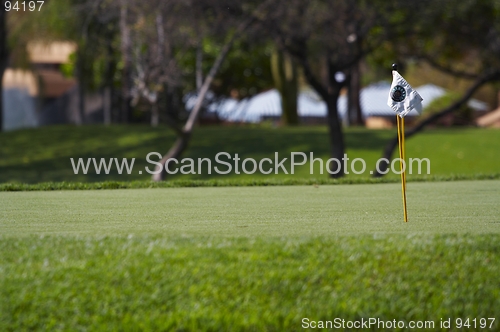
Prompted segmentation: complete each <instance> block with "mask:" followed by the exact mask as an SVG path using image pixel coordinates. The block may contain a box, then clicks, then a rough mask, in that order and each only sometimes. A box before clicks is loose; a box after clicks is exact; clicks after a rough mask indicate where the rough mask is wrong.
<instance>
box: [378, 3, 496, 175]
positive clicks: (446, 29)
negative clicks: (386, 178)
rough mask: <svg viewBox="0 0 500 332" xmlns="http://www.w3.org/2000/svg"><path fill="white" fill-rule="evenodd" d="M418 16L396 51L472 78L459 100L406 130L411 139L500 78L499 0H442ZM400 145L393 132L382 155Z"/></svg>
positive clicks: (381, 169)
mask: <svg viewBox="0 0 500 332" xmlns="http://www.w3.org/2000/svg"><path fill="white" fill-rule="evenodd" d="M419 17H420V18H421V21H420V23H419V29H418V30H417V31H416V33H415V34H414V35H413V36H411V37H410V38H407V39H406V43H402V44H400V45H397V46H398V47H399V49H396V52H398V53H399V54H401V55H403V56H409V55H413V57H414V58H418V59H420V60H422V61H426V62H427V63H429V64H430V65H432V66H434V67H435V68H437V69H439V70H441V71H443V72H445V73H448V74H451V75H454V76H457V77H461V78H467V79H469V80H472V81H473V83H472V84H471V85H470V87H469V89H467V91H466V92H465V93H464V94H463V96H462V97H461V98H459V100H457V101H456V102H454V103H453V104H451V105H449V106H448V107H445V108H444V109H443V110H441V111H439V112H437V113H434V114H432V115H430V116H428V117H426V118H424V119H422V120H421V121H420V122H419V123H417V124H416V125H415V126H414V127H413V128H411V129H410V130H409V131H407V133H406V137H407V138H410V137H412V136H414V135H416V134H418V133H419V132H421V131H422V130H423V129H424V128H425V127H426V126H428V125H429V124H432V123H435V122H436V121H437V120H439V119H440V118H442V117H443V116H445V115H447V114H450V113H453V112H457V111H459V110H460V108H461V107H462V106H463V105H465V104H466V103H467V101H468V100H469V99H470V98H471V97H472V96H473V94H474V93H475V92H476V91H477V90H478V89H479V88H480V87H481V86H483V85H485V84H488V83H491V82H500V3H499V2H498V1H495V0H476V1H469V2H461V3H460V4H457V3H456V2H454V1H450V0H441V1H438V2H437V3H434V5H433V6H432V9H429V8H428V9H427V11H423V12H421V16H419ZM479 17H480V18H481V19H480V20H479V19H478V18H479ZM430 27H432V28H430ZM471 58H472V59H473V61H472V63H471V61H470V59H471ZM396 146H397V137H394V138H392V139H391V140H390V141H389V142H388V143H387V145H386V147H385V148H384V150H383V153H382V157H383V158H385V159H386V160H389V159H390V158H391V156H392V154H393V152H394V149H395V148H396ZM388 167H389V163H388V162H381V163H380V164H379V169H378V170H375V171H374V176H375V177H381V176H383V175H384V174H385V173H386V171H387V169H388Z"/></svg>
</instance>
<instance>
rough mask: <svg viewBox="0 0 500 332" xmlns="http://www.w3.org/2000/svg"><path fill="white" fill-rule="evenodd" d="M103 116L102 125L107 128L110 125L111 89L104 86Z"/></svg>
mask: <svg viewBox="0 0 500 332" xmlns="http://www.w3.org/2000/svg"><path fill="white" fill-rule="evenodd" d="M103 113H104V114H103V115H104V124H105V125H106V126H109V125H110V124H111V87H110V86H105V87H104V92H103Z"/></svg>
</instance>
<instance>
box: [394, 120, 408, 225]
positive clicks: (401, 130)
mask: <svg viewBox="0 0 500 332" xmlns="http://www.w3.org/2000/svg"><path fill="white" fill-rule="evenodd" d="M396 118H397V123H398V143H399V166H400V170H401V192H402V194H403V216H404V220H405V222H408V210H407V209H406V160H405V118H401V119H400V118H399V115H396Z"/></svg>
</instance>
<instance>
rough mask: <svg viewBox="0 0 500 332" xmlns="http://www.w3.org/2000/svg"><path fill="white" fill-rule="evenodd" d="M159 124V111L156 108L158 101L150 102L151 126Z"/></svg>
mask: <svg viewBox="0 0 500 332" xmlns="http://www.w3.org/2000/svg"><path fill="white" fill-rule="evenodd" d="M159 124H160V111H159V110H158V103H157V102H154V103H152V104H151V127H158V125H159Z"/></svg>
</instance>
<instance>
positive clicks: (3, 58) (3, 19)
mask: <svg viewBox="0 0 500 332" xmlns="http://www.w3.org/2000/svg"><path fill="white" fill-rule="evenodd" d="M1 6H2V8H1V9H0V131H2V128H3V93H2V91H3V84H2V79H3V73H4V71H5V68H7V62H8V59H9V52H8V48H7V11H6V10H5V1H1Z"/></svg>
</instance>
